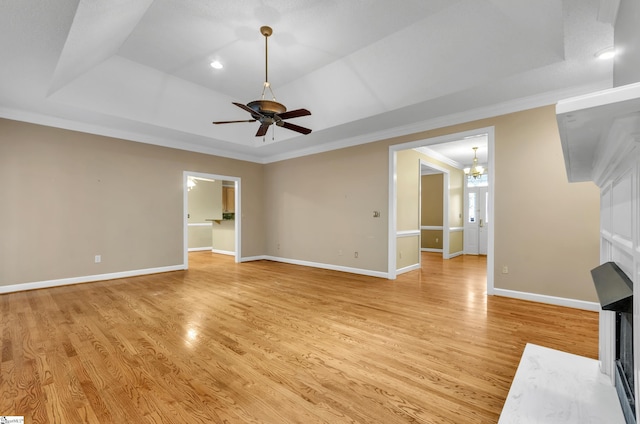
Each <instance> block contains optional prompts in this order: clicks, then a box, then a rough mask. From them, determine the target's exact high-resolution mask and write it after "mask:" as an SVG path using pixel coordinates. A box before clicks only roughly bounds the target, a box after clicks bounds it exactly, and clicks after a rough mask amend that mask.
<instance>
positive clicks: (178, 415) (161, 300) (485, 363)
mask: <svg viewBox="0 0 640 424" xmlns="http://www.w3.org/2000/svg"><path fill="white" fill-rule="evenodd" d="M423 261H424V262H423V263H424V266H423V270H422V271H413V272H411V273H407V274H404V275H402V276H400V277H399V278H398V279H397V280H396V281H389V280H384V279H378V278H370V277H364V276H357V275H351V274H346V273H340V272H333V271H327V270H319V269H312V268H304V267H300V266H294V265H286V264H279V263H273V262H262V261H260V262H253V263H244V264H235V263H233V260H232V258H231V257H227V256H220V255H215V254H212V253H209V252H198V253H193V254H190V267H191V268H190V269H189V271H186V272H182V271H180V272H172V273H166V274H159V275H153V276H145V277H136V278H126V279H121V280H113V281H106V282H99V283H89V284H82V285H75V286H66V287H59V288H52V289H43V290H36V291H29V292H20V293H12V294H5V295H1V296H0V313H1V317H2V329H1V331H2V363H1V368H0V370H1V373H0V378H1V379H0V415H24V416H25V418H26V420H25V422H26V423H31V422H33V423H71V424H75V423H109V424H111V423H316V422H325V423H385V424H392V423H406V422H417V423H456V424H461V423H495V422H496V421H497V420H498V416H499V414H500V411H501V409H502V405H503V404H504V401H505V398H506V396H507V392H508V390H509V386H510V383H511V380H512V378H513V375H514V374H515V371H516V368H517V366H518V362H519V360H520V356H521V354H522V351H523V349H524V346H525V344H526V343H527V342H531V343H535V344H539V345H543V346H548V347H551V348H555V349H560V350H563V351H567V352H571V353H575V354H579V355H584V356H587V357H591V358H595V357H596V356H597V337H598V331H597V326H598V321H597V314H596V313H594V312H586V311H579V310H574V309H567V308H561V307H555V306H549V305H544V304H537V303H531V302H525V301H519V300H514V299H508V298H500V297H487V296H486V295H485V287H486V282H485V266H486V261H485V258H484V257H473V256H467V257H457V258H455V259H451V260H449V261H442V260H441V259H440V258H439V256H438V255H436V254H429V253H426V254H423Z"/></svg>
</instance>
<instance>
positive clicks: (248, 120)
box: [212, 119, 256, 124]
mask: <svg viewBox="0 0 640 424" xmlns="http://www.w3.org/2000/svg"><path fill="white" fill-rule="evenodd" d="M236 122H256V120H255V119H246V120H243V121H213V122H212V123H213V124H235V123H236Z"/></svg>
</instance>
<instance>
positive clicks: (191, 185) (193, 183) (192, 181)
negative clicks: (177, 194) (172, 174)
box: [187, 177, 196, 191]
mask: <svg viewBox="0 0 640 424" xmlns="http://www.w3.org/2000/svg"><path fill="white" fill-rule="evenodd" d="M195 186H196V180H195V179H194V178H193V177H188V178H187V191H191V189H192V188H194V187H195Z"/></svg>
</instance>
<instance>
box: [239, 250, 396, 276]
mask: <svg viewBox="0 0 640 424" xmlns="http://www.w3.org/2000/svg"><path fill="white" fill-rule="evenodd" d="M259 260H266V261H274V262H282V263H286V264H292V265H302V266H309V267H312V268H321V269H330V270H332V271H342V272H350V273H351V274H359V275H368V276H370V277H379V278H389V274H388V273H386V272H382V271H372V270H370V269H362V268H352V267H346V266H340V265H332V264H323V263H319V262H309V261H301V260H298V259H289V258H280V257H277V256H269V255H262V256H252V257H246V258H241V259H240V262H249V261H259Z"/></svg>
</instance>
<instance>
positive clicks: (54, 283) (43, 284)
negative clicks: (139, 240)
mask: <svg viewBox="0 0 640 424" xmlns="http://www.w3.org/2000/svg"><path fill="white" fill-rule="evenodd" d="M184 269H186V267H185V265H184V264H182V265H171V266H163V267H158V268H147V269H136V270H132V271H121V272H112V273H108V274H96V275H85V276H82V277H72V278H61V279H58V280H46V281H36V282H32V283H21V284H12V285H10V286H0V294H4V293H13V292H19V291H25V290H36V289H46V288H51V287H58V286H68V285H72V284H80V283H93V282H96V281H105V280H115V279H118V278H128V277H137V276H140V275H148V274H159V273H162V272H170V271H182V270H184Z"/></svg>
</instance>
